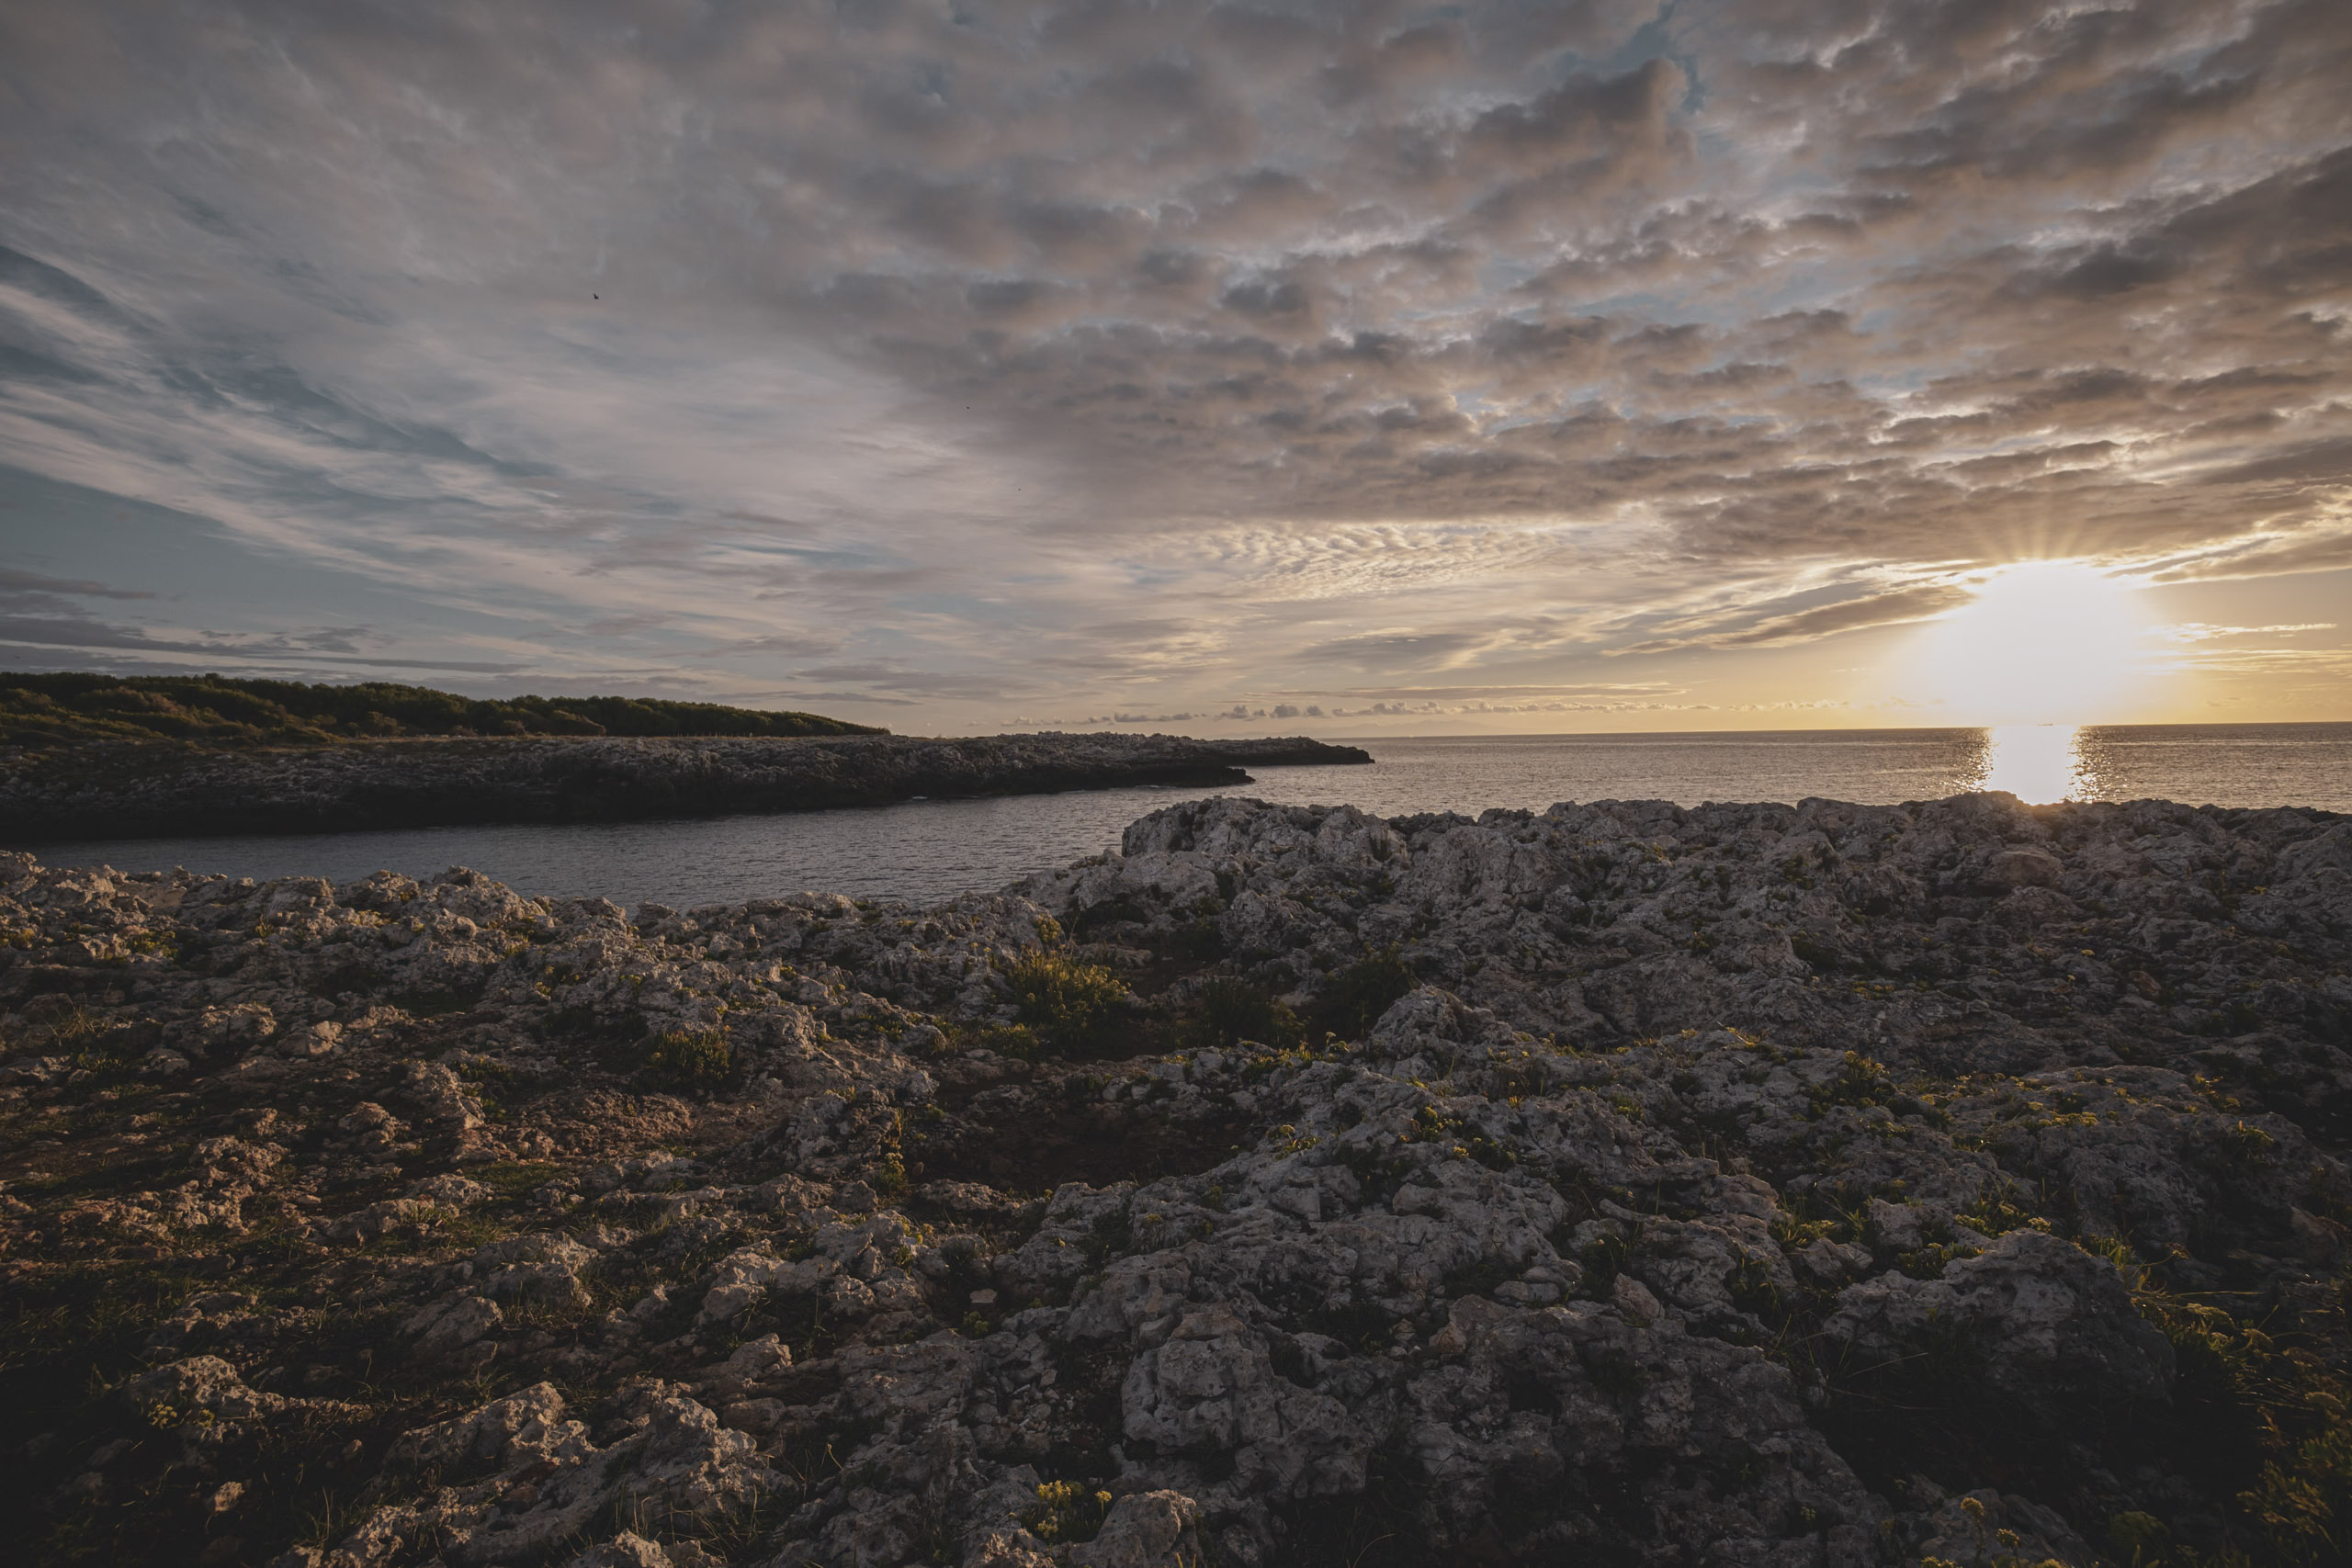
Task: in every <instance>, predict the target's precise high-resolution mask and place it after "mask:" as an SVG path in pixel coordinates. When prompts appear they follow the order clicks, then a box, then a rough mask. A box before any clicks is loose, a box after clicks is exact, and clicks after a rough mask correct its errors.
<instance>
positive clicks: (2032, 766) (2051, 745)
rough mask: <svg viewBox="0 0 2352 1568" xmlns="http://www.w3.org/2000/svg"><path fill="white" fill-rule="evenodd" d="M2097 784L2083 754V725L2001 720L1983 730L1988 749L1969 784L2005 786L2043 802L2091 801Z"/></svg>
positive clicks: (2027, 798) (2031, 801)
mask: <svg viewBox="0 0 2352 1568" xmlns="http://www.w3.org/2000/svg"><path fill="white" fill-rule="evenodd" d="M1969 787H1971V788H1973V789H2000V790H2007V791H2008V792H2009V793H2010V794H2011V795H2016V796H2017V797H2018V799H2019V800H2022V801H2025V802H2027V803H2028V804H2029V805H2034V806H2041V805H2046V804H2049V803H2051V802H2052V801H2060V800H2090V799H2093V798H2095V797H2096V796H2097V795H2098V777H2097V775H2096V773H2094V771H2093V769H2092V768H2091V766H2090V764H2089V762H2088V761H2087V760H2086V758H2085V756H2084V754H2083V731H2082V727H2081V726H2079V725H2073V724H2003V725H1996V726H1995V727H1994V728H1991V729H1988V730H1986V731H1985V750H1984V753H1983V756H1982V758H1981V760H1980V761H1978V763H1977V776H1976V778H1975V780H1974V781H1973V783H1972V784H1971V785H1970V786H1969Z"/></svg>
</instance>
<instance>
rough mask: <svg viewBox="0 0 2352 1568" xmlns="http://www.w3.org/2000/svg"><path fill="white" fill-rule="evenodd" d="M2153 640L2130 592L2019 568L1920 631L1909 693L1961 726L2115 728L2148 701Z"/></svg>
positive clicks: (2099, 574) (2069, 567) (2052, 569)
mask: <svg viewBox="0 0 2352 1568" xmlns="http://www.w3.org/2000/svg"><path fill="white" fill-rule="evenodd" d="M2147 634H2148V622H2147V620H2146V619H2145V616H2144V614H2143V611H2142V609H2141V606H2140V594H2139V592H2138V591H2137V590H2136V589H2135V588H2133V587H2132V586H2131V584H2129V583H2127V582H2123V581H2118V580H2117V579H2116V578H2114V577H2111V576H2109V574H2108V573H2106V572H2104V571H2101V570H2098V568H2096V567H2092V566H2087V565H2085V564H2083V563H2081V562H2076V561H2021V562H2019V563H2018V564H2017V565H2015V566H2011V567H2007V568H2005V569H2003V570H2001V571H2000V572H1998V573H1997V574H1996V575H1995V576H1993V577H1991V578H1989V579H1987V580H1986V581H1985V582H1984V583H1983V585H1982V586H1980V587H1979V588H1978V589H1977V590H1976V594H1975V597H1974V598H1973V599H1972V600H1970V601H1969V603H1968V604H1964V605H1962V607H1961V608H1960V609H1958V610H1956V611H1954V612H1953V613H1952V614H1951V615H1947V616H1945V617H1944V618H1943V619H1941V620H1939V621H1937V622H1934V623H1933V624H1931V625H1929V626H1927V627H1925V628H1924V629H1923V630H1922V631H1921V633H1920V635H1919V637H1918V639H1917V642H1916V644H1915V645H1914V647H1913V649H1911V657H1910V658H1909V659H1908V660H1905V664H1906V665H1908V667H1909V668H1908V670H1907V671H1905V674H1906V676H1907V679H1906V680H1905V685H1906V686H1908V687H1912V688H1915V689H1916V690H1917V691H1918V692H1919V693H1920V694H1924V695H1925V696H1926V697H1927V698H1928V700H1930V701H1932V702H1934V703H1936V704H1938V705H1939V706H1940V708H1941V709H1942V711H1943V713H1944V714H1946V715H1947V716H1949V717H1950V719H1951V722H1953V723H1957V724H1971V725H2009V724H2100V723H2113V722H2115V721H2116V719H2117V718H2118V717H2119V716H2120V714H2121V712H2122V711H2123V710H2124V709H2126V708H2128V707H2131V706H2136V705H2138V703H2137V699H2139V698H2141V697H2143V694H2144V692H2145V687H2146V685H2147V682H2148V681H2149V679H2150V677H2149V674H2148V671H2147V670H2146V666H2145V654H2146V651H2147ZM1906 694H1907V693H1906Z"/></svg>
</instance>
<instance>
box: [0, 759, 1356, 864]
mask: <svg viewBox="0 0 2352 1568" xmlns="http://www.w3.org/2000/svg"><path fill="white" fill-rule="evenodd" d="M1369 761H1372V757H1371V755H1370V754H1369V753H1368V752H1365V751H1364V750H1362V749H1360V748H1358V747H1353V746H1332V745H1329V744H1326V743H1324V742H1322V741H1317V740H1310V739H1306V737H1304V736H1291V737H1275V738H1268V739H1242V740H1195V739H1189V738H1186V737H1183V736H1173V735H1098V734H1084V735H1061V734H1045V735H998V736H982V737H976V738H971V739H924V738H922V737H919V736H890V735H861V736H843V737H832V736H827V737H811V738H804V739H771V738H764V737H761V738H745V737H705V738H699V739H669V738H661V739H644V738H618V737H595V738H573V737H548V736H531V737H525V738H515V739H458V740H435V739H424V740H390V741H378V742H373V743H366V744H343V745H335V746H315V747H280V748H273V749H269V750H220V749H210V748H205V747H199V746H195V745H188V744H180V743H174V742H168V741H154V742H124V741H104V742H94V743H87V744H82V745H76V746H64V747H54V748H46V749H38V750H15V751H13V752H11V751H8V750H5V749H0V823H5V824H6V827H5V828H0V833H5V835H6V842H8V843H11V844H16V845H36V844H39V843H41V842H43V841H45V840H59V839H73V838H159V837H165V836H182V835H189V836H193V835H199V834H227V833H322V832H350V831H357V830H361V829H374V828H428V827H455V826H461V825H471V824H478V823H502V822H625V821H637V820H642V819H645V818H662V817H708V816H720V815H725V814H729V813H735V812H758V811H819V810H825V809H828V808H831V807H846V806H886V805H890V804H893V803H895V802H898V801H903V800H910V799H916V798H922V797H930V798H934V799H939V798H946V797H950V796H958V795H1046V794H1053V793H1056V792H1057V791H1061V790H1073V789H1114V788H1121V787H1129V786H1133V785H1137V784H1178V785H1192V786H1208V787H1216V786H1220V785H1240V784H1249V783H1250V774H1249V773H1248V772H1247V771H1246V770H1247V769H1248V768H1249V767H1252V766H1256V767H1286V766H1299V765H1306V764H1329V763H1351V762H1352V763H1362V762H1369Z"/></svg>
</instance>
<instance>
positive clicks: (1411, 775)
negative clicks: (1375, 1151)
mask: <svg viewBox="0 0 2352 1568" xmlns="http://www.w3.org/2000/svg"><path fill="white" fill-rule="evenodd" d="M1356 743H1357V744H1359V745H1362V746H1363V747H1364V748H1365V749H1366V750H1369V751H1371V752H1372V754H1373V756H1374V758H1375V759H1376V761H1374V763H1373V764H1372V765H1371V766H1369V767H1366V766H1353V767H1312V768H1262V769H1259V770H1257V771H1256V773H1255V777H1256V779H1257V781H1258V782H1257V783H1255V784H1250V785H1247V786H1244V787H1242V788H1238V789H1226V790H1206V789H1164V788H1137V789H1115V790H1090V791H1084V792H1079V793H1072V794H1068V795H1010V796H1004V797H1001V798H996V799H987V800H939V801H910V802H907V803H905V804H903V805H899V806H887V807H867V808H863V809H856V810H844V811H814V812H805V813H798V814H791V815H778V816H757V817H723V818H691V819H677V820H668V821H654V822H620V823H605V824H594V825H589V826H579V827H490V828H421V829H403V830H396V831H374V832H364V833H319V834H303V835H298V836H289V837H282V838H267V837H252V838H205V839H123V840H76V841H73V842H62V843H51V844H42V845H36V846H33V847H32V848H33V852H34V854H35V855H37V856H38V857H39V858H40V861H41V862H42V863H45V864H50V865H111V866H113V867H115V868H116V869H117V870H120V871H155V870H163V869H167V868H169V867H171V866H174V865H185V866H187V868H188V869H190V870H191V871H198V872H207V873H217V874H227V875H232V876H252V877H261V878H266V877H273V876H296V875H302V876H323V877H326V878H328V879H329V880H331V881H334V882H347V881H351V880H353V879H355V878H357V877H361V876H365V875H367V874H368V873H370V872H373V871H378V870H390V871H397V872H401V873H404V874H408V875H411V876H416V877H428V876H431V875H433V874H435V873H437V872H440V871H443V870H446V869H447V868H448V867H450V866H453V865H466V866H471V867H472V868H473V869H474V870H476V871H480V872H482V873H485V874H488V875H490V876H492V877H495V878H497V879H498V880H499V881H501V882H503V883H506V884H507V885H509V886H512V887H514V888H515V889H516V890H517V891H519V892H522V893H525V894H528V895H539V894H548V895H554V896H558V897H566V896H573V897H586V896H597V897H607V898H611V899H613V900H614V901H615V902H616V903H619V904H624V905H628V906H630V907H635V906H637V905H639V904H641V903H645V902H647V901H651V902H655V903H661V904H668V905H672V906H674V907H678V908H693V907H695V906H696V905H700V904H718V903H738V902H741V901H743V900H746V899H751V898H767V897H779V896H781V895H784V894H789V893H796V892H802V891H808V890H820V891H824V892H831V893H846V894H849V895H851V896H852V897H863V898H903V899H909V900H914V901H918V902H928V901H935V900H938V899H943V898H948V897H954V896H955V895H956V894H958V893H966V892H974V891H982V892H986V891H993V890H995V889H997V888H1001V887H1002V886H1005V885H1006V884H1007V883H1010V882H1013V881H1016V880H1018V879H1019V878H1021V877H1023V876H1025V875H1028V874H1031V873H1033V872H1038V871H1046V870H1050V869H1052V868H1054V867H1056V866H1061V865H1067V864H1069V863H1070V862H1071V861H1074V860H1079V859H1081V858H1083V857H1085V856H1087V855H1091V854H1098V853H1100V852H1103V851H1104V850H1108V849H1115V848H1117V846H1118V842H1119V834H1120V831H1121V830H1122V829H1125V827H1126V825H1127V824H1128V823H1129V822H1132V821H1134V820H1135V819H1136V818H1138V817H1141V816H1143V815H1144V814H1146V813H1147V812H1150V811H1155V810H1157V809H1159V807H1163V806H1166V805H1168V804H1170V802H1172V801H1177V800H1186V799H1192V798H1195V797H1197V796H1200V795H1220V794H1223V795H1243V796H1250V797H1254V798H1257V799H1260V800H1269V801H1275V802H1280V803H1284V804H1316V805H1349V806H1356V807H1362V808H1363V809H1364V810H1366V811H1370V812H1373V813H1375V814H1377V815H1380V816H1383V817H1395V816H1403V815H1408V814H1410V813H1413V812H1421V811H1459V812H1463V813H1464V814H1465V815H1472V816H1475V815H1476V814H1477V813H1478V812H1480V811H1483V810H1486V809H1487V808H1489V807H1525V808H1528V809H1531V810H1539V811H1540V810H1542V809H1543V808H1544V807H1548V806H1550V805H1552V804H1553V803H1554V802H1555V801H1563V800H1579V801H1589V800H1634V799H1664V800H1671V801H1674V802H1676V803H1677V804H1679V805H1682V806H1697V805H1699V804H1701V803H1702V802H1704V801H1710V800H1738V801H1756V800H1777V801H1786V802H1791V803H1793V802H1796V801H1799V800H1802V799H1804V798H1806V797H1807V796H1814V795H1819V796H1826V797H1828V798H1831V799H1837V800H1850V801H1856V802H1860V803H1863V804H1868V805H1888V804H1894V803H1896V802H1901V801H1905V800H1930V799H1936V798H1939V797H1940V796H1943V795H1953V794H1957V793H1959V792H1961V791H1963V790H1971V789H2006V790H2008V791H2009V792H2010V793H2012V794H2014V795H2018V797H2019V798H2021V799H2025V800H2029V801H2037V802H2038V801H2051V800H2066V799H2074V800H2139V799H2147V798H2152V797H2153V798H2158V799H2165V800H2177V801H2184V802H2187V803H2188V804H2190V805H2214V806H2255V807H2262V806H2305V807H2321V808H2323V809H2325V810H2331V811H2346V812H2352V724H2281V725H2165V726H2150V725H2133V726H2109V727H2095V728H2080V729H2075V728H2067V727H2064V726H2055V727H2052V726H2040V727H2024V728H2016V729H2006V728H2005V729H1995V730H1985V729H1886V730H1850V729H1849V730H1810V731H1774V732H1754V733H1746V734H1729V735H1725V734H1691V735H1527V736H1478V737H1471V738H1458V739H1438V738H1385V737H1374V738H1368V739H1359V740H1358V741H1357V742H1356Z"/></svg>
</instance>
